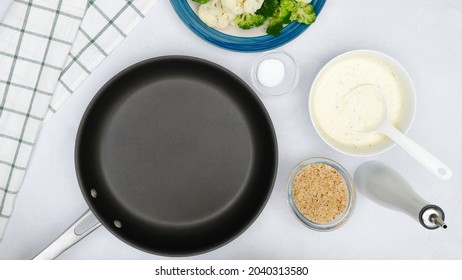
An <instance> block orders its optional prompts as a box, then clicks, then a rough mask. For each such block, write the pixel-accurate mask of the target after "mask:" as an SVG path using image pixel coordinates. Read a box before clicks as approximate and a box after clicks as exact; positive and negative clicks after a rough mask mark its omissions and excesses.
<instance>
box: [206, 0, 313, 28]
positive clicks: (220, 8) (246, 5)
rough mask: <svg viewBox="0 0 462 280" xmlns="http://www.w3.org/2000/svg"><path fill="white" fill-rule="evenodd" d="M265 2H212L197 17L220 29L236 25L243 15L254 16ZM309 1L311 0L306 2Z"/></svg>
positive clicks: (253, 0) (234, 0) (229, 0)
mask: <svg viewBox="0 0 462 280" xmlns="http://www.w3.org/2000/svg"><path fill="white" fill-rule="evenodd" d="M263 1H264V0H212V1H210V2H208V3H206V4H202V5H200V6H199V10H198V11H197V15H198V16H199V18H200V19H201V20H202V21H203V22H204V23H205V24H207V25H208V26H210V27H213V28H218V29H223V28H226V27H228V25H230V24H231V25H235V24H234V18H235V17H236V16H237V15H240V14H243V13H249V14H253V13H255V12H256V11H257V10H258V9H260V7H261V5H262V4H263ZM306 1H309V0H306Z"/></svg>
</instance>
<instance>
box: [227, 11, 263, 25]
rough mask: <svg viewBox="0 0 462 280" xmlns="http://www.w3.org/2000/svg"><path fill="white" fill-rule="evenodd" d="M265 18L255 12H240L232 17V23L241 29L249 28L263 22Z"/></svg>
mask: <svg viewBox="0 0 462 280" xmlns="http://www.w3.org/2000/svg"><path fill="white" fill-rule="evenodd" d="M265 21H266V18H265V16H263V15H257V14H247V13H244V14H240V15H237V16H236V17H235V18H234V23H236V24H237V26H239V27H240V28H242V29H250V28H253V27H257V26H260V25H262V24H263V23H265Z"/></svg>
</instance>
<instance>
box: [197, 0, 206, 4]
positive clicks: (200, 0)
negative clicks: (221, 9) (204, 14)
mask: <svg viewBox="0 0 462 280" xmlns="http://www.w3.org/2000/svg"><path fill="white" fill-rule="evenodd" d="M193 1H194V2H197V3H199V4H206V3H208V2H210V0H193Z"/></svg>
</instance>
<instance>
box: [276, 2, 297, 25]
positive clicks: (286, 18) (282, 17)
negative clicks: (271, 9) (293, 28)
mask: <svg viewBox="0 0 462 280" xmlns="http://www.w3.org/2000/svg"><path fill="white" fill-rule="evenodd" d="M280 1H281V2H280V6H279V7H278V8H277V9H276V11H275V13H274V15H273V17H272V18H271V21H272V22H280V23H283V24H288V23H290V15H291V13H292V10H293V8H294V6H295V0H280Z"/></svg>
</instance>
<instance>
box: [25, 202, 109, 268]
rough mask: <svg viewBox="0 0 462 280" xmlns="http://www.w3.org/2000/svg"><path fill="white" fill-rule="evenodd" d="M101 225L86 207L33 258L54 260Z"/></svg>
mask: <svg viewBox="0 0 462 280" xmlns="http://www.w3.org/2000/svg"><path fill="white" fill-rule="evenodd" d="M99 226H101V223H100V222H99V221H98V219H97V218H96V217H95V215H94V214H93V213H92V212H91V210H90V209H88V210H87V211H86V212H85V213H84V214H83V215H82V216H81V217H80V218H79V219H78V220H77V221H75V222H74V223H73V224H72V225H71V226H70V227H69V228H68V229H67V230H66V231H65V232H64V233H63V234H61V236H59V237H58V238H56V240H55V241H53V242H52V243H51V244H50V245H48V247H46V248H45V249H44V250H43V251H42V252H40V253H39V254H38V255H37V256H35V257H34V258H33V259H34V260H54V259H55V258H57V257H58V256H59V255H61V254H62V253H63V252H64V251H66V250H67V249H69V248H70V247H72V246H73V245H74V244H76V243H77V242H79V241H80V240H82V239H83V238H85V237H86V236H87V235H89V234H90V233H92V232H93V231H94V230H95V229H97V228H98V227H99Z"/></svg>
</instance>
